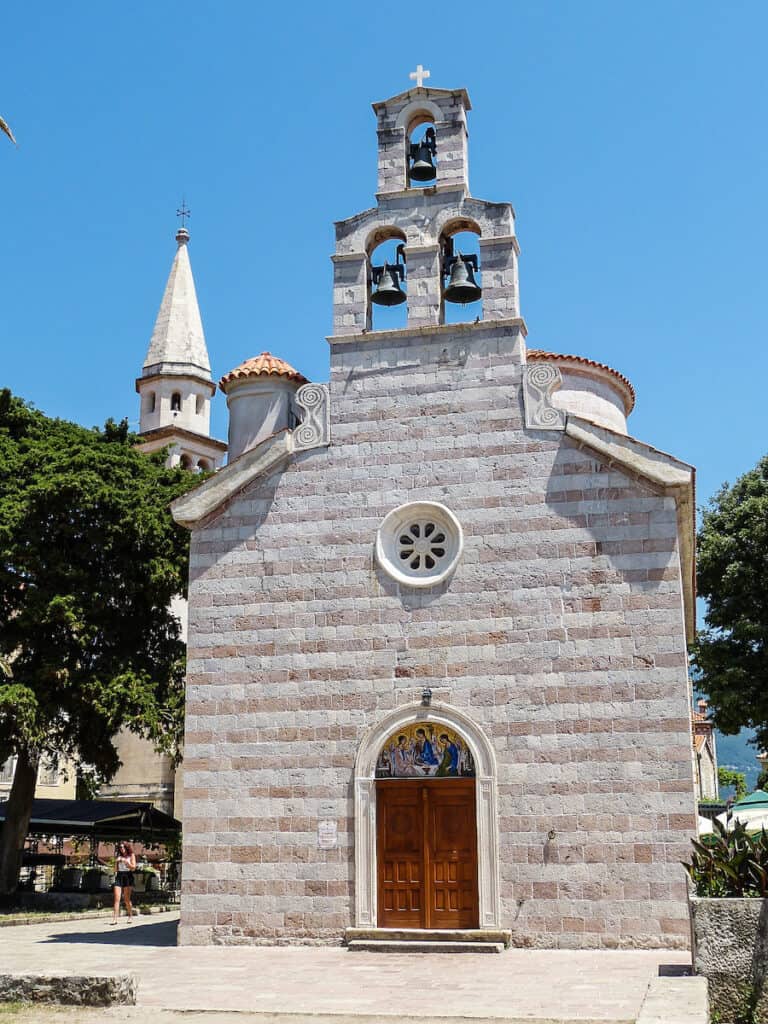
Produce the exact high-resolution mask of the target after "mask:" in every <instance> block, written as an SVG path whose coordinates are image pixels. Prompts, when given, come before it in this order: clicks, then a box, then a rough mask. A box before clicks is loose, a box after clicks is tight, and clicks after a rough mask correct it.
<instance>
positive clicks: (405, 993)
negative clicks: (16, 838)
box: [0, 914, 696, 1024]
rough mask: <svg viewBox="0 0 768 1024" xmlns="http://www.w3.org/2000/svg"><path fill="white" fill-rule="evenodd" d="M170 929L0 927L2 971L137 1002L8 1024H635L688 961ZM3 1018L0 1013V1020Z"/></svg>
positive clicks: (650, 954) (146, 925)
mask: <svg viewBox="0 0 768 1024" xmlns="http://www.w3.org/2000/svg"><path fill="white" fill-rule="evenodd" d="M176 922H177V915H175V914H168V915H160V916H158V917H157V918H153V919H151V920H146V919H145V920H143V921H142V920H141V919H139V920H138V921H137V922H136V923H134V924H132V925H127V924H125V923H121V924H120V925H118V926H117V927H111V926H109V925H108V924H107V923H106V922H104V923H102V922H101V921H99V922H95V921H93V920H90V921H68V922H62V923H57V924H51V923H45V924H35V925H27V926H25V927H19V928H8V929H3V930H2V932H0V968H1V969H2V970H3V971H6V972H14V973H15V972H21V973H27V972H34V973H40V974H42V973H78V974H83V973H91V972H93V973H97V974H99V973H113V972H125V971H130V972H131V973H133V974H135V975H136V976H137V977H138V979H139V990H138V991H139V996H138V1002H139V1004H140V1005H139V1006H138V1007H136V1008H134V1009H130V1010H129V1009H128V1008H115V1009H114V1010H109V1011H105V1010H97V1011H85V1010H62V1011H57V1010H55V1009H39V1010H38V1009H35V1010H23V1011H20V1012H19V1014H18V1015H17V1014H14V1015H12V1016H9V1017H8V1019H9V1021H10V1020H14V1022H15V1020H16V1019H18V1020H19V1021H20V1022H21V1021H23V1022H24V1024H31V1022H32V1021H33V1020H35V1021H36V1020H38V1019H39V1020H41V1021H51V1022H54V1021H58V1020H59V1019H60V1020H61V1022H62V1024H64V1022H65V1021H66V1024H85V1022H94V1024H95V1022H96V1021H97V1020H105V1019H108V1018H109V1017H115V1020H117V1019H118V1018H119V1019H121V1020H126V1019H127V1020H132V1019H135V1020H137V1021H138V1020H139V1019H144V1020H146V1011H147V1009H148V1008H150V1007H151V1008H156V1009H154V1010H153V1012H152V1019H153V1021H156V1022H157V1024H174V1022H175V1021H176V1020H177V1019H179V1020H180V1015H179V1014H178V1011H184V1010H186V1011H201V1010H206V1011H240V1013H243V1016H241V1015H240V1013H238V1014H237V1016H235V1015H234V1014H232V1013H225V1014H224V1015H223V1016H221V1017H220V1015H219V1014H209V1013H206V1014H205V1015H204V1019H205V1021H206V1024H209V1022H210V1024H224V1022H225V1021H230V1022H231V1021H235V1022H236V1024H245V1022H246V1021H248V1020H249V1019H252V1020H253V1021H256V1020H258V1021H259V1024H272V1022H273V1020H274V1016H273V1015H279V1017H280V1019H281V1020H282V1021H283V1022H285V1021H287V1020H288V1019H289V1018H287V1017H286V1016H285V1015H286V1014H291V1015H295V1016H294V1017H293V1018H292V1024H304V1022H305V1021H306V1020H309V1019H311V1020H312V1021H314V1024H336V1022H337V1021H338V1019H339V1018H346V1020H347V1022H349V1015H354V1016H355V1024H368V1022H371V1024H372V1022H375V1021H380V1020H381V1019H382V1018H383V1017H389V1016H394V1017H397V1018H399V1019H400V1020H402V1019H403V1018H406V1019H413V1018H416V1017H419V1018H420V1019H424V1018H429V1019H430V1020H433V1021H437V1020H438V1019H440V1018H443V1020H445V1019H448V1020H449V1024H450V1020H451V1019H452V1020H453V1021H455V1020H456V1019H457V1018H473V1024H480V1022H481V1021H499V1020H505V1021H520V1020H527V1021H537V1022H539V1024H543V1022H545V1021H547V1022H566V1021H567V1022H580V1024H587V1022H600V1024H603V1022H611V1024H616V1022H627V1024H629V1022H633V1024H634V1022H635V1021H636V1020H637V1017H638V1014H639V1012H640V1008H641V1005H642V1003H643V1000H644V998H645V996H646V993H647V991H648V986H649V984H650V982H651V980H652V979H653V978H656V977H658V976H659V974H660V973H661V974H662V975H663V974H673V975H674V974H678V975H679V974H680V973H681V972H683V970H684V965H687V964H688V963H689V961H690V957H689V955H688V954H686V953H681V952H670V951H647V950H638V951H616V952H606V951H595V952H592V951H570V950H520V949H512V950H508V951H507V952H505V953H503V954H501V955H498V956H488V955H471V954H462V955H457V956H450V955H440V954H419V955H392V954H381V953H349V952H347V951H346V950H344V949H342V948H338V947H335V948H330V947H300V946H299V947H297V946H294V947H252V946H239V947H232V946H229V947H222V946H215V947H201V946H194V947H181V948H180V947H177V946H176V945H175V941H176ZM691 984H696V982H695V981H692V982H691ZM165 1011H177V1012H173V1013H167V1012H165ZM6 1012H7V1011H6ZM58 1013H61V1014H64V1016H62V1017H58V1016H57V1014H58ZM29 1014H37V1016H29ZM97 1014H98V1016H96V1015H97ZM254 1015H258V1016H254ZM219 1017H220V1021H219ZM4 1019H5V1013H4V1014H1V1015H0V1024H3V1021H4ZM197 1019H198V1020H200V1019H201V1018H199V1017H198V1018H197ZM186 1020H187V1021H189V1017H188V1016H187V1017H186ZM670 1020H672V1018H670Z"/></svg>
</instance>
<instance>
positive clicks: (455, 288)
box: [443, 253, 483, 306]
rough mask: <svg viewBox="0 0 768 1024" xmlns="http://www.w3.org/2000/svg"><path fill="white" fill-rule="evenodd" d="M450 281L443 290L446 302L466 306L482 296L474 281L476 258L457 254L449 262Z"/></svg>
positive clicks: (481, 291) (480, 289) (481, 290)
mask: <svg viewBox="0 0 768 1024" xmlns="http://www.w3.org/2000/svg"><path fill="white" fill-rule="evenodd" d="M447 269H448V270H449V272H450V275H451V279H450V281H449V282H448V285H447V287H446V289H445V292H444V293H443V294H444V297H445V300H446V302H458V303H460V304H461V305H462V306H466V304H467V303H468V302H475V301H476V300H477V299H479V298H480V296H481V295H482V294H483V289H482V288H481V287H480V285H479V284H478V283H477V282H476V281H475V274H476V273H477V256H462V255H461V253H459V254H458V255H457V256H454V257H453V258H452V259H451V260H450V261H449V267H448V268H447Z"/></svg>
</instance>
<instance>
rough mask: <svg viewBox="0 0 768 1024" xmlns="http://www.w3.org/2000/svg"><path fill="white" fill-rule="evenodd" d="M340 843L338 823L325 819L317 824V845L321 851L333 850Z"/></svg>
mask: <svg viewBox="0 0 768 1024" xmlns="http://www.w3.org/2000/svg"><path fill="white" fill-rule="evenodd" d="M338 841H339V825H338V822H336V821H334V820H333V819H331V818H323V819H322V820H321V821H318V823H317V845H318V847H319V848H320V849H321V850H333V849H334V848H335V847H336V846H337V845H338Z"/></svg>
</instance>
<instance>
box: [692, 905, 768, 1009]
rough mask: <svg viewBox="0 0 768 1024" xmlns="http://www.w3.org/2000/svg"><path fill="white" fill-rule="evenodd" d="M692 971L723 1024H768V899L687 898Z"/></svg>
mask: <svg viewBox="0 0 768 1024" xmlns="http://www.w3.org/2000/svg"><path fill="white" fill-rule="evenodd" d="M690 907H691V931H692V940H693V969H694V971H695V972H696V974H702V975H703V976H704V977H705V978H706V979H707V981H708V982H709V999H710V1005H711V1007H712V1010H713V1011H716V1012H717V1013H719V1014H720V1018H721V1020H722V1021H724V1022H728V1021H733V1020H734V1019H735V1018H736V1017H737V1015H738V1014H739V1013H742V1014H746V1013H747V1012H748V1011H750V1010H751V1012H752V1013H753V1016H754V1019H755V1020H756V1021H768V899H765V900H761V899H710V898H708V897H702V896H692V897H691V898H690Z"/></svg>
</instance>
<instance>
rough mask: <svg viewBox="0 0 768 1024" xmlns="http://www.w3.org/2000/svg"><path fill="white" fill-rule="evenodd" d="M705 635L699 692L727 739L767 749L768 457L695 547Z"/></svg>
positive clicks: (698, 657)
mask: <svg viewBox="0 0 768 1024" xmlns="http://www.w3.org/2000/svg"><path fill="white" fill-rule="evenodd" d="M697 552H698V574H697V580H698V590H699V594H700V595H701V596H702V597H704V598H706V601H707V611H706V616H705V620H704V623H705V627H704V629H703V630H702V631H701V632H700V633H699V634H698V637H697V639H696V643H695V645H694V648H693V652H692V653H693V661H694V665H695V668H696V669H697V671H698V674H699V678H697V681H696V685H697V688H699V689H701V690H702V691H704V692H706V693H707V695H708V697H709V701H710V708H711V710H712V712H713V721H714V724H715V725H716V726H717V728H718V729H719V730H720V731H721V732H723V733H726V734H733V733H736V732H738V731H739V730H740V729H741V728H743V727H745V726H747V727H752V728H754V729H755V730H756V741H757V743H758V744H759V745H760V746H761V747H763V748H764V749H765V748H766V747H768V456H766V457H765V458H763V459H761V460H760V462H759V463H758V464H757V466H756V467H755V468H754V469H753V470H751V471H750V472H749V473H745V474H744V476H742V477H740V478H739V479H738V480H737V481H736V483H735V484H734V485H733V486H732V487H728V486H727V485H726V486H724V487H723V488H721V490H720V491H719V492H718V494H716V495H715V497H714V498H713V500H712V501H711V502H710V505H709V507H708V508H707V509H706V510H705V512H704V517H703V521H702V526H701V530H700V531H699V535H698V542H697Z"/></svg>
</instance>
